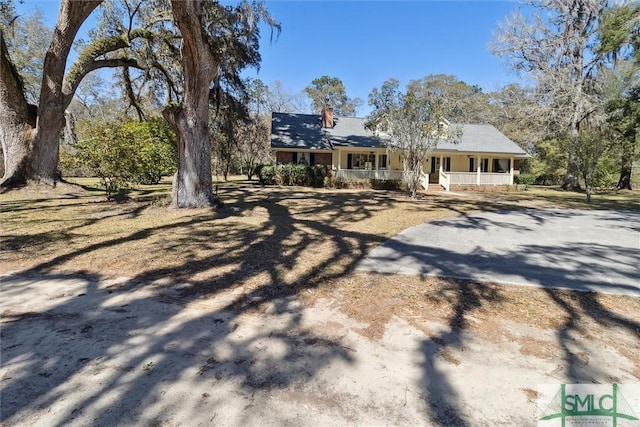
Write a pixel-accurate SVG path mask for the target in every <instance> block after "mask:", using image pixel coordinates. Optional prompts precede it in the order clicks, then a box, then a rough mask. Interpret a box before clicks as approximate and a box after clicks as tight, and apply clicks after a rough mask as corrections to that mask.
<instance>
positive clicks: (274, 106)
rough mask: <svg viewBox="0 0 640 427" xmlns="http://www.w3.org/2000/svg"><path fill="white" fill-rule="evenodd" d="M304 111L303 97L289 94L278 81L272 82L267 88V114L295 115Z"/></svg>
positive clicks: (305, 107)
mask: <svg viewBox="0 0 640 427" xmlns="http://www.w3.org/2000/svg"><path fill="white" fill-rule="evenodd" d="M306 109H307V106H306V105H305V102H304V99H303V95H302V94H295V93H291V92H290V91H288V90H287V89H285V87H284V86H283V85H282V82H281V81H280V80H276V81H274V82H273V83H272V84H271V86H270V87H268V93H267V111H268V112H269V113H272V112H276V113H296V112H301V111H305V110H306Z"/></svg>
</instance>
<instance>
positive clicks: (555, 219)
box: [357, 209, 640, 296]
mask: <svg viewBox="0 0 640 427" xmlns="http://www.w3.org/2000/svg"><path fill="white" fill-rule="evenodd" d="M357 268H358V269H359V270H367V271H376V272H382V273H397V274H412V275H423V274H424V275H438V276H445V277H455V278H463V279H472V280H482V281H491V282H497V283H507V284H517V285H530V286H542V287H553V288H563V289H573V290H580V291H596V292H602V293H611V294H626V295H635V296H640V213H639V212H633V211H604V210H601V211H597V210H573V209H570V210H567V209H528V210H505V211H501V212H494V213H480V214H475V215H469V216H462V217H458V218H453V219H448V220H443V221H434V222H430V223H427V224H422V225H418V226H415V227H412V228H409V229H407V230H405V231H403V232H402V233H400V234H398V235H397V236H395V237H393V238H392V239H390V240H388V241H387V242H386V243H384V244H383V245H382V246H380V247H378V248H376V249H375V250H373V251H372V252H371V253H370V254H369V255H368V256H367V257H366V258H365V259H363V260H362V261H361V262H360V263H359V264H358V267H357Z"/></svg>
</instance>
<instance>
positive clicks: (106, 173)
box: [69, 119, 177, 199]
mask: <svg viewBox="0 0 640 427" xmlns="http://www.w3.org/2000/svg"><path fill="white" fill-rule="evenodd" d="M75 148H76V149H77V154H76V156H75V157H76V158H75V160H74V161H73V162H71V161H69V163H70V164H71V163H73V164H74V166H76V167H82V168H86V169H87V170H88V171H90V172H91V174H92V175H93V176H97V177H98V178H100V183H101V185H102V187H104V189H105V191H106V193H107V198H109V199H112V198H114V196H115V195H120V196H121V195H122V194H123V193H124V192H126V190H128V189H129V188H130V187H131V185H132V184H157V183H158V182H159V181H160V178H162V176H165V175H170V174H172V173H174V172H175V170H176V168H177V154H176V140H175V136H174V134H173V132H172V131H171V130H170V129H169V127H168V125H167V124H166V122H165V121H164V120H162V119H154V120H149V121H147V122H126V123H116V122H92V123H90V124H89V125H88V126H87V127H86V129H84V132H83V138H82V139H80V141H79V142H78V144H77V146H76V147H75Z"/></svg>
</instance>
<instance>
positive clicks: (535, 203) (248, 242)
mask: <svg viewBox="0 0 640 427" xmlns="http://www.w3.org/2000/svg"><path fill="white" fill-rule="evenodd" d="M76 183H77V185H75V184H61V185H59V186H58V187H57V188H55V189H51V188H48V187H39V188H38V187H36V188H34V187H30V188H27V189H21V190H16V191H11V192H8V193H5V194H0V224H1V227H2V229H1V235H2V240H1V242H0V273H9V272H12V273H22V274H60V275H76V276H77V275H91V276H94V277H100V278H117V277H122V276H124V277H128V278H130V283H137V284H138V286H153V287H155V288H158V289H163V288H171V287H173V286H174V285H175V284H179V283H182V284H184V283H187V284H188V285H186V286H184V285H181V286H179V287H177V286H176V289H177V291H176V292H177V295H178V296H177V298H178V300H180V299H183V300H184V301H187V300H193V299H194V298H198V299H200V298H207V297H208V296H213V295H220V294H223V293H227V294H229V295H231V296H232V300H233V301H234V302H233V304H232V305H231V306H230V308H232V309H233V308H238V309H240V308H242V309H245V310H250V311H251V310H264V309H266V305H268V303H270V302H273V301H275V300H276V299H278V298H281V297H288V296H294V295H295V296H297V297H299V298H300V299H301V300H302V301H305V302H307V303H309V304H311V303H313V302H314V301H316V300H317V299H319V298H332V299H336V300H337V301H340V303H341V306H342V309H343V310H344V311H345V312H346V313H348V314H349V315H351V316H352V317H354V318H357V319H359V320H361V321H363V322H365V323H366V324H368V325H369V326H368V327H367V328H366V329H364V330H363V331H362V333H363V334H365V335H367V336H370V337H372V338H377V337H380V336H381V334H382V333H383V331H384V327H385V325H386V324H387V322H388V321H389V320H390V319H391V318H392V317H393V316H398V317H402V318H405V319H406V320H407V321H409V322H411V323H412V324H414V325H415V326H416V327H418V328H420V329H422V330H423V331H425V332H426V333H427V334H432V332H433V331H431V327H430V326H429V325H430V322H432V321H438V322H444V323H447V324H448V325H449V326H450V328H451V329H452V330H461V329H473V330H475V331H478V332H479V333H482V334H484V335H485V336H486V337H487V338H491V335H492V333H495V331H496V330H497V329H499V328H498V327H497V325H498V324H499V322H505V321H513V322H525V323H526V324H527V325H529V326H530V327H533V328H552V329H557V330H560V329H563V328H565V329H566V328H572V329H576V330H578V331H589V332H588V333H590V334H592V335H594V336H595V337H596V338H597V339H603V340H606V341H608V342H609V344H610V345H613V346H616V347H620V348H621V349H622V348H623V347H624V345H629V342H628V341H627V342H625V341H620V342H614V341H615V340H614V339H607V338H606V337H607V336H609V335H607V334H606V331H607V330H609V329H611V328H620V329H621V330H626V331H631V334H632V335H635V336H636V342H637V338H638V334H640V328H638V326H637V325H638V324H637V322H634V321H630V320H625V319H633V318H634V317H635V316H637V313H638V312H639V311H640V299H638V298H629V297H620V296H602V295H595V294H576V293H571V292H566V291H548V290H547V291H544V290H539V289H533V288H522V287H509V286H500V285H494V284H486V283H475V282H465V281H458V280H449V279H446V280H445V279H440V278H433V277H409V276H385V275H376V274H368V273H356V272H354V271H352V267H353V265H354V264H355V263H356V262H357V261H358V260H360V259H361V258H362V257H363V256H364V255H365V254H366V253H368V252H369V251H370V250H371V249H373V248H374V247H375V246H377V245H379V244H381V243H382V242H384V241H385V240H386V239H388V238H389V237H391V236H393V235H395V234H396V233H398V232H400V231H401V230H403V229H405V228H407V227H410V226H413V225H416V224H419V223H423V222H427V221H432V220H436V219H440V218H446V217H452V216H457V215H464V214H468V213H470V212H476V211H488V210H497V209H504V208H506V207H508V208H523V207H539V206H554V207H567V208H595V209H605V208H606V209H640V197H638V195H639V193H638V192H637V191H636V192H617V193H610V194H597V195H596V196H594V201H593V202H592V203H591V204H587V203H586V202H585V201H584V199H583V198H584V195H583V194H579V193H571V192H561V191H555V190H546V189H534V190H529V191H525V192H521V193H512V192H510V193H491V194H490V195H484V194H468V195H462V196H456V195H447V194H441V193H435V194H434V193H427V194H425V195H423V196H422V198H421V199H420V200H411V199H409V198H407V197H406V196H405V195H404V194H402V193H396V192H386V191H374V190H327V189H310V188H301V187H287V188H282V187H262V186H260V185H257V184H255V183H248V182H246V181H243V180H241V179H235V180H234V181H232V182H230V183H218V184H217V186H216V187H217V191H218V194H219V195H220V197H221V198H222V199H223V201H224V202H225V203H226V204H227V205H229V206H231V207H233V208H234V209H233V210H232V211H233V212H234V213H233V214H225V215H221V214H220V213H219V212H216V211H214V210H207V209H193V210H170V209H167V207H166V206H167V205H168V200H169V192H170V182H168V181H163V182H162V183H160V184H159V185H157V186H145V187H143V188H140V189H136V190H133V191H132V192H131V193H130V194H129V195H130V198H129V199H128V200H127V201H124V202H121V203H112V202H106V200H105V197H104V194H103V193H102V192H100V191H99V190H98V189H97V186H96V183H97V181H96V180H90V179H78V180H76ZM230 211H231V210H230ZM576 322H577V323H576ZM581 322H582V323H581ZM634 328H636V329H638V331H637V332H636V331H634V330H633V329H634ZM584 333H587V332H584ZM494 338H495V337H494ZM528 351H529V352H532V351H533V349H529V350H528ZM621 351H622V350H621ZM638 372H640V371H638Z"/></svg>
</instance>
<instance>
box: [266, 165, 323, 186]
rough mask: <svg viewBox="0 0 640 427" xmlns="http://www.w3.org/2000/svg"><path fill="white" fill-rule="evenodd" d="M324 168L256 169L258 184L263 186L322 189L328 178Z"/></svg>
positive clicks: (268, 167) (288, 167) (286, 167)
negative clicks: (298, 186)
mask: <svg viewBox="0 0 640 427" xmlns="http://www.w3.org/2000/svg"><path fill="white" fill-rule="evenodd" d="M329 175H330V174H329V168H327V167H326V166H305V165H296V164H286V165H278V166H271V165H262V166H260V167H259V169H258V176H259V177H260V182H261V183H263V184H265V185H273V184H277V185H301V186H313V187H322V186H324V185H325V180H326V178H327V177H328V176H329Z"/></svg>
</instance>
